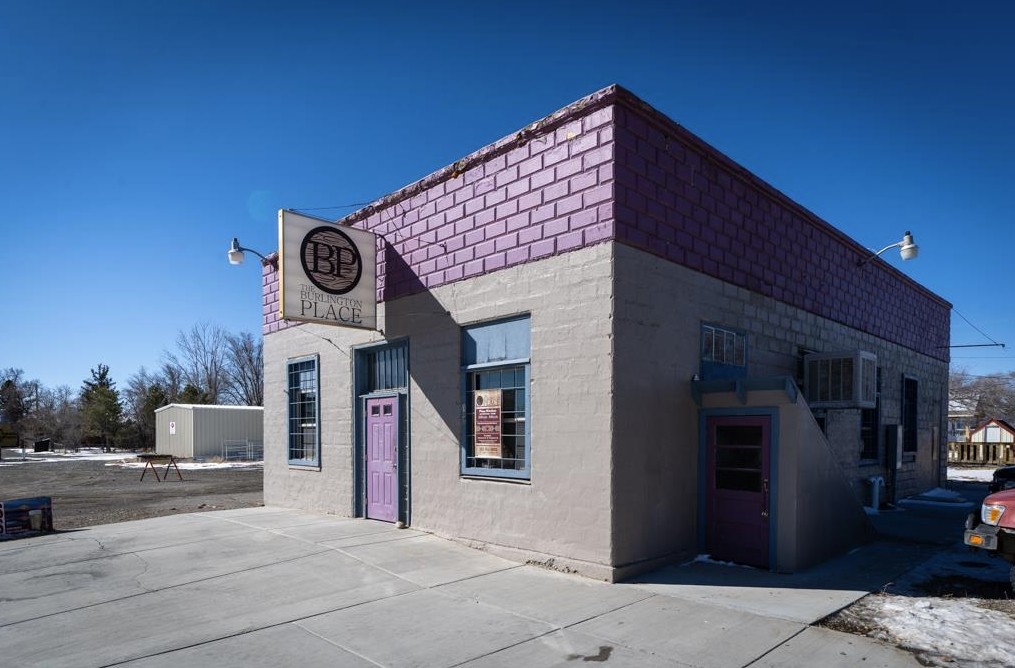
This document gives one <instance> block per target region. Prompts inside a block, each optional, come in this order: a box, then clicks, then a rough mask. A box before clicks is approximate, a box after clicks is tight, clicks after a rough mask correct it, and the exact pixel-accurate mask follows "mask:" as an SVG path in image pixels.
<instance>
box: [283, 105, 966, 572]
mask: <svg viewBox="0 0 1015 668" xmlns="http://www.w3.org/2000/svg"><path fill="white" fill-rule="evenodd" d="M340 222H341V223H342V224H348V225H353V226H356V227H361V228H364V229H369V230H372V231H374V232H376V233H377V234H379V235H381V241H380V242H379V248H378V251H379V252H378V269H377V271H378V299H379V300H380V301H381V302H382V304H385V305H387V304H392V305H393V304H395V303H397V302H398V301H399V300H400V299H401V298H403V297H408V296H411V295H418V294H425V293H426V292H428V291H431V292H432V291H434V290H436V289H438V288H442V287H444V286H449V287H451V288H452V289H462V290H467V289H468V288H466V287H465V286H467V285H468V283H469V282H470V281H471V280H472V279H475V278H478V277H485V276H496V275H498V274H500V273H501V272H504V271H506V270H508V269H509V268H519V267H522V268H524V267H525V266H526V265H532V264H533V263H535V262H537V261H540V262H541V261H544V260H546V259H548V258H552V257H555V256H561V255H567V254H570V253H572V252H573V251H577V250H580V249H582V248H586V247H589V246H594V245H597V244H604V243H606V244H608V245H611V246H612V244H610V243H609V242H614V243H616V244H619V245H621V246H624V247H628V248H631V249H637V250H638V251H640V252H643V253H646V254H647V256H653V257H656V258H659V259H661V260H665V262H667V263H669V264H671V265H673V266H679V267H683V268H686V269H688V270H690V271H691V272H692V273H694V274H698V275H701V276H703V277H709V278H712V279H715V280H718V281H720V282H721V284H722V285H724V286H727V287H726V288H725V289H728V290H731V291H734V293H735V294H736V295H738V299H734V300H731V301H732V302H742V303H744V304H745V305H746V306H745V309H747V310H749V309H751V308H756V309H757V312H758V314H759V315H763V318H761V319H762V320H763V321H764V328H763V329H762V330H761V331H763V332H764V333H765V334H766V335H767V336H765V337H760V338H759V339H758V340H755V341H752V353H751V354H752V358H751V359H752V366H751V373H752V374H760V375H766V374H769V373H771V374H776V373H780V374H781V373H787V369H795V368H796V364H797V359H796V355H797V350H795V349H792V348H793V346H788V345H785V344H784V342H783V340H784V339H787V338H792V339H793V342H794V345H806V344H810V345H809V346H808V347H812V346H813V343H814V340H815V337H814V336H813V334H814V330H815V329H818V330H821V328H825V329H826V330H829V331H823V332H821V334H822V336H819V337H818V339H819V340H821V341H822V342H828V343H829V344H830V345H831V344H832V343H833V342H836V341H838V340H842V341H843V343H844V345H843V346H841V348H842V349H848V345H845V344H847V343H848V344H852V343H853V341H847V340H846V339H857V338H860V339H868V341H869V342H872V343H885V344H891V345H893V346H897V347H898V348H899V349H900V350H902V351H910V352H912V353H913V354H914V355H915V356H917V357H918V358H919V359H921V360H929V361H931V363H932V364H931V366H935V365H936V367H941V368H944V369H945V370H946V369H947V347H946V346H947V343H948V312H949V305H948V304H947V303H946V302H944V301H943V300H941V299H940V298H938V297H937V296H935V295H933V294H932V293H930V292H929V291H927V290H925V289H923V288H922V287H921V286H919V285H918V284H916V283H915V282H913V281H911V280H910V279H908V278H907V277H905V276H904V275H903V274H901V273H900V272H898V271H896V270H894V269H893V268H891V267H890V266H889V265H887V264H886V263H884V262H881V261H874V262H871V263H869V264H868V265H866V266H865V267H863V268H862V269H858V268H857V267H856V261H857V259H859V258H861V257H864V256H865V254H866V253H867V252H868V251H866V250H865V249H864V248H863V247H862V246H860V245H859V244H857V243H856V242H854V241H852V240H851V239H849V238H848V237H846V236H845V235H843V234H841V233H840V232H838V231H837V230H835V229H834V228H832V227H831V226H829V225H827V224H826V223H824V222H823V221H821V220H820V219H818V218H817V217H816V216H814V215H813V214H811V213H810V212H807V211H806V210H804V209H803V208H802V207H800V206H799V205H796V204H795V203H793V202H792V201H790V200H789V199H788V198H786V197H784V196H783V195H782V194H781V193H779V192H778V191H776V190H775V189H773V188H771V186H768V185H767V184H765V183H764V182H763V181H761V180H760V179H758V178H757V177H754V176H753V175H751V174H750V173H749V172H747V171H746V170H744V169H743V168H742V167H739V166H738V165H736V164H735V163H733V162H732V161H730V160H729V159H727V158H726V157H725V156H723V155H722V154H720V153H719V152H718V151H716V150H715V149H714V148H712V147H710V146H708V145H706V144H705V143H704V142H702V141H701V140H699V139H698V138H696V137H694V136H693V135H691V134H690V133H688V132H686V131H685V130H683V129H682V128H680V127H679V126H677V125H676V124H675V123H673V122H672V121H670V120H669V119H667V118H666V117H664V116H662V115H661V114H659V113H658V112H656V111H655V110H653V109H651V107H648V106H647V105H646V104H644V103H643V102H641V101H640V100H638V99H637V98H636V97H635V96H633V95H631V94H630V93H628V92H627V91H625V90H623V89H622V88H620V87H617V86H611V87H609V88H606V89H603V90H601V91H598V92H597V93H594V94H593V95H590V96H588V97H586V98H583V99H582V100H579V101H578V102H576V103H574V104H572V105H569V106H568V107H566V108H565V109H562V110H560V111H558V112H556V113H555V114H553V115H551V116H548V117H547V118H545V119H543V120H541V121H538V122H537V123H534V124H532V125H530V126H528V127H526V128H525V129H523V130H522V131H520V132H518V133H517V134H515V135H512V136H509V137H505V138H504V139H502V140H500V141H498V142H496V143H494V144H492V145H490V146H488V147H486V148H484V149H481V150H480V151H477V152H476V153H474V154H472V155H470V156H467V157H466V158H463V159H462V160H461V161H459V162H457V163H455V164H454V165H449V166H448V167H446V168H444V169H442V170H440V171H438V172H435V173H434V174H432V175H430V176H428V177H426V178H424V179H422V180H421V181H419V182H417V183H414V184H412V185H410V186H407V187H406V188H404V189H402V190H400V191H398V192H396V193H392V194H391V195H389V196H387V197H385V198H383V199H381V200H379V201H378V202H377V203H375V204H374V205H371V206H369V207H366V208H365V209H363V210H361V211H359V212H356V213H354V214H352V215H351V216H349V217H347V218H345V219H343V220H342V221H340ZM633 280H634V282H635V283H637V281H638V280H639V279H638V277H637V276H634V278H633ZM455 286H462V287H461V288H455ZM505 289H510V286H509V285H505ZM625 298H626V296H625ZM760 298H764V299H765V301H766V303H765V305H764V306H757V304H756V300H757V299H760ZM773 305H774V307H775V308H774V309H773V308H772V306H773ZM664 307H665V306H664ZM277 310H278V292H277V277H276V276H275V274H274V272H273V269H272V267H271V266H266V267H265V274H264V317H265V320H264V332H265V334H266V365H267V362H268V354H267V350H268V348H269V346H268V341H269V340H271V339H272V338H274V336H275V334H276V333H277V332H280V331H282V330H284V329H286V328H288V327H290V326H291V323H286V322H283V321H280V320H279V319H278V315H277ZM643 310H644V309H643ZM773 314H775V315H773ZM801 314H803V315H805V316H807V319H805V320H804V322H805V323H808V324H806V325H805V326H801V322H800V315H801ZM504 315H508V314H507V313H505V314H504ZM745 317H746V316H745ZM717 321H719V322H722V320H719V319H717ZM692 322H694V321H693V319H692ZM457 324H467V323H465V322H460V323H457ZM625 326H626V325H625ZM648 326H649V327H653V326H654V325H652V324H651V323H649V325H648ZM618 327H619V325H618ZM655 327H657V326H655ZM696 327H697V322H694V328H695V331H694V333H693V334H692V335H691V336H690V337H688V342H689V343H691V344H693V345H690V346H687V347H676V348H674V349H673V350H672V352H671V354H672V355H673V356H674V359H680V360H684V356H687V359H686V362H687V363H686V364H684V363H683V362H672V363H671V364H673V365H681V366H691V365H693V364H694V363H695V361H696V359H697V333H696V332H697V330H696ZM636 329H637V328H632V330H631V331H632V332H633V331H635V330H636ZM840 329H841V330H842V331H844V332H849V333H852V334H854V335H855V336H843V335H842V334H841V333H840V332H839V331H837V330H840ZM787 330H792V331H793V335H792V337H785V336H783V335H782V333H783V332H784V331H787ZM802 330H805V331H802ZM621 333H623V331H622V330H620V329H618V330H617V332H615V335H616V334H621ZM825 335H827V336H825ZM872 347H874V348H876V347H877V346H868V347H865V349H871V348H872ZM692 349H693V353H692ZM659 350H660V352H662V351H663V349H662V348H660V349H659ZM535 355H536V353H535V350H534V352H533V356H534V358H535ZM414 359H415V357H414ZM936 367H935V368H934V369H932V371H933V373H935V374H937V373H938V369H937V368H936ZM681 373H682V374H683V373H686V372H685V371H684V370H683V369H682V368H681ZM414 374H415V368H414ZM945 375H946V371H945ZM268 377H269V370H267V369H266V379H267V378H268ZM270 382H271V381H270V380H269V383H270ZM625 382H626V383H628V384H630V385H632V386H633V385H634V382H633V381H631V380H626V381H625V380H623V379H622V380H621V381H620V383H619V385H618V388H620V389H615V394H614V401H615V400H616V397H617V396H618V395H619V394H620V393H621V391H622V390H624V389H630V388H626V387H625V386H624V383H625ZM641 389H642V391H644V389H645V388H644V387H642V388H641ZM886 389H887V388H886ZM924 389H928V390H930V391H929V392H925V391H924ZM933 391H934V388H927V387H926V386H922V389H921V397H923V398H925V399H924V400H925V401H936V400H937V399H939V398H940V397H937V396H936V395H933V396H932V393H933ZM418 399H419V398H418V397H414V401H417V400H418ZM424 401H425V399H424ZM533 410H534V411H535V410H536V408H535V406H534V407H533ZM681 410H684V411H685V412H686V410H689V409H681ZM615 412H616V415H617V422H618V423H619V422H620V421H621V419H628V421H629V422H633V421H634V419H633V418H624V412H623V411H615ZM923 414H924V413H923V412H922V413H921V415H923ZM350 416H351V414H350ZM886 418H887V416H885V415H884V414H883V419H886ZM941 419H942V424H943V416H942V418H941ZM534 429H535V427H534ZM932 432H933V430H932V429H922V430H921V434H922V435H923V436H922V438H926V440H927V441H928V443H927V444H926V445H927V446H928V449H929V446H930V443H929V440H930V438H931V437H930V435H929V434H931V433H932ZM626 433H629V432H628V430H627V426H626V425H625V426H623V427H621V426H614V428H613V433H612V434H611V438H612V441H613V449H614V452H613V453H612V457H613V463H614V476H615V477H614V480H613V481H612V482H610V483H604V484H610V485H611V486H612V489H611V494H612V495H613V497H614V500H615V501H616V500H617V499H618V498H621V497H624V492H623V490H624V489H626V488H627V484H628V482H627V481H626V480H625V476H626V477H627V478H631V477H632V476H633V477H634V478H637V475H636V473H637V471H639V470H644V468H645V467H646V466H648V461H651V458H648V459H646V455H641V456H639V457H633V458H632V457H629V456H627V455H629V453H627V452H622V451H623V450H624V449H626V448H629V446H630V443H629V440H628V439H626V438H625V434H626ZM668 435H669V434H667V433H658V434H656V436H657V438H655V439H652V445H651V447H653V448H656V447H658V445H659V443H658V441H660V440H665V439H666V438H667V437H668ZM543 437H544V435H540V434H539V433H538V432H536V431H534V433H533V444H534V445H533V448H534V454H533V459H534V465H533V485H535V484H536V483H537V478H538V476H539V470H538V468H537V467H536V465H535V457H536V454H535V453H536V449H537V448H538V447H539V445H538V443H539V439H540V438H543ZM414 438H415V435H414ZM694 438H695V439H696V436H695V437H694ZM678 442H679V440H678ZM414 447H416V444H415V443H414ZM684 451H686V448H685V447H682V446H679V445H678V446H677V447H676V450H675V453H676V454H674V455H672V457H675V458H680V457H681V456H682V454H681V453H682V452H684ZM621 454H623V455H625V456H623V457H622V456H621ZM266 456H267V455H266ZM414 456H415V455H414ZM692 456H693V455H692ZM449 461H450V458H449ZM454 463H455V465H456V466H457V458H456V459H454ZM283 464H284V462H283ZM268 468H269V466H266V493H267V484H268V483H267V479H268V478H269V477H274V476H282V477H285V476H292V475H293V474H292V473H288V472H286V471H285V470H284V466H282V467H281V469H282V470H277V468H278V467H277V466H276V465H275V464H272V465H271V466H270V468H271V469H272V470H271V471H269V470H267V469H268ZM680 468H681V469H682V468H683V467H680ZM299 473H300V474H302V473H303V472H299ZM915 475H917V473H914V476H915ZM923 477H927V476H926V475H923ZM617 485H619V487H617ZM418 492H419V487H414V491H413V493H414V494H417V493H418ZM288 498H290V499H291V500H292V501H293V502H294V503H296V504H297V505H298V504H299V500H298V498H294V497H292V496H291V495H290V496H289V497H288ZM414 503H415V501H414ZM645 503H648V500H646V499H643V500H642V502H641V503H640V504H639V503H632V504H631V506H630V507H621V506H620V505H615V506H614V507H613V515H614V517H613V523H614V526H615V527H617V526H619V524H620V523H621V522H622V521H624V519H625V518H628V517H631V516H633V515H634V514H635V513H637V512H640V511H644V510H645V508H644V504H645ZM654 503H657V504H658V501H655V502H654ZM652 512H653V513H654V515H652V516H653V517H655V516H660V515H664V514H666V513H669V515H670V516H671V519H669V520H667V521H668V522H669V525H668V526H673V525H674V524H676V523H677V522H678V521H680V520H681V519H682V518H681V516H680V514H679V512H677V513H674V512H673V509H672V507H671V508H669V509H665V508H663V507H658V508H655V509H653V510H652ZM639 516H641V517H643V516H644V515H639ZM650 524H651V523H650ZM681 526H684V525H681ZM615 530H617V529H615ZM683 531H685V530H683V529H681V530H678V531H677V532H676V534H677V535H678V536H681V538H680V539H678V540H675V541H671V542H669V543H668V544H666V545H663V544H659V545H656V544H654V543H653V546H652V547H651V549H649V550H645V549H642V548H644V547H645V546H644V545H642V546H641V547H640V548H636V549H635V550H634V552H639V553H640V554H641V555H644V554H646V552H653V553H658V552H660V551H661V552H665V551H667V550H669V549H671V548H672V547H673V546H674V545H677V544H678V543H679V544H681V545H683V544H686V541H684V539H683V537H682V536H683V533H682V532H683ZM645 533H647V532H645ZM618 537H620V536H618ZM622 538H624V540H627V538H628V537H627V536H626V535H625V536H622ZM631 540H632V542H633V543H634V544H637V541H638V540H641V539H636V538H632V539H631ZM613 542H614V550H615V554H614V555H613V556H612V557H611V560H612V562H613V563H614V564H617V563H627V562H628V561H629V560H630V559H637V558H640V557H639V556H638V555H635V554H633V553H631V554H622V553H621V552H623V551H624V549H625V548H618V547H617V545H618V544H619V543H621V542H623V541H621V540H617V539H614V541H613ZM664 542H666V541H664Z"/></svg>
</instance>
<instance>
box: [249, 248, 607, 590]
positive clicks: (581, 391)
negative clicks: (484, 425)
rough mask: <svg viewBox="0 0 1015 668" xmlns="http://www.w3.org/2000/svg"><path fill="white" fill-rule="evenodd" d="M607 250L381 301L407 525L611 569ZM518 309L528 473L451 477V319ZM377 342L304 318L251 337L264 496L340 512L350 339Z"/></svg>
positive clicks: (455, 364)
mask: <svg viewBox="0 0 1015 668" xmlns="http://www.w3.org/2000/svg"><path fill="white" fill-rule="evenodd" d="M611 246H612V245H611V244H601V245H597V246H593V247H590V248H586V249H583V250H580V251H576V252H574V253H570V254H567V255H561V256H557V257H553V258H548V259H546V260H544V261H542V262H539V263H530V264H526V265H524V266H519V267H512V268H508V269H505V270H504V271H501V272H497V273H495V274H491V275H487V276H481V277H477V278H474V279H472V280H469V281H464V282H461V283H456V284H453V285H447V286H442V287H440V288H436V289H434V290H432V291H430V292H428V293H424V294H419V295H414V296H410V297H405V298H401V299H396V300H392V301H388V302H385V303H384V304H383V305H381V308H380V310H379V316H380V322H381V329H382V330H383V336H384V337H386V338H387V339H388V340H396V339H399V338H402V337H408V340H409V357H410V390H409V407H410V418H409V423H410V426H409V430H410V440H411V444H410V452H409V455H410V470H411V473H410V475H411V487H410V495H411V507H410V518H411V523H412V525H413V526H414V527H415V528H419V529H423V530H427V531H432V532H434V533H436V534H439V535H444V536H448V537H453V538H457V539H459V540H463V541H466V542H468V543H471V544H475V545H477V546H481V547H483V548H484V549H488V550H491V551H502V552H504V553H505V554H510V555H511V556H514V557H516V558H522V559H525V560H531V561H535V562H540V563H545V564H547V565H551V566H553V567H555V568H559V569H562V570H573V571H577V572H581V573H584V574H586V575H590V576H592V577H597V578H602V579H610V578H611V576H612V562H611V547H612V545H611V533H610V526H611V522H612V508H611V497H610V484H609V480H610V475H611V467H612V459H611V457H612V450H611V447H610V443H611V438H612V359H613V337H612V304H613V299H612V273H613V262H612V252H611ZM525 313H528V314H530V318H531V337H532V349H531V356H532V357H531V360H532V361H531V378H532V386H531V388H530V390H531V391H530V396H529V404H530V422H531V424H530V430H531V450H530V455H531V480H530V481H520V482H516V481H504V480H493V479H478V478H468V477H462V476H461V475H460V464H459V462H460V444H459V438H460V432H461V424H462V423H461V420H462V415H463V410H462V408H463V407H462V371H461V326H463V325H468V324H473V323H477V322H484V321H490V320H497V319H501V318H507V317H511V316H514V315H519V314H525ZM321 337H326V338H328V339H331V341H333V342H334V344H335V345H331V344H329V343H327V342H325V341H324V340H323V339H322V338H321ZM380 338H381V334H379V333H377V334H374V335H371V334H369V333H365V332H360V331H355V330H345V329H341V328H336V327H324V326H318V325H301V326H299V327H290V328H288V329H284V330H280V331H277V332H276V333H273V334H271V335H269V336H266V337H265V387H266V388H269V389H268V392H267V393H266V397H265V503H266V504H274V505H281V506H285V507H296V508H306V509H308V510H314V511H322V512H329V513H335V514H339V515H351V514H353V509H354V506H353V497H354V489H353V485H354V471H353V444H354V433H353V429H352V426H353V425H352V420H353V403H352V402H353V398H352V397H353V389H352V386H351V382H352V362H351V357H352V355H353V353H352V347H353V346H354V345H358V344H362V343H365V342H367V341H369V340H380ZM306 354H318V355H320V359H321V363H320V368H321V380H322V382H321V407H322V418H321V442H322V453H321V457H322V464H321V468H320V470H319V471H316V470H309V471H308V470H298V469H292V468H290V467H289V466H288V464H287V461H286V449H285V442H286V441H285V428H286V427H285V415H286V407H285V403H284V402H285V395H284V393H283V392H282V391H281V388H284V387H285V377H284V374H285V362H286V359H290V358H295V357H299V356H302V355H306Z"/></svg>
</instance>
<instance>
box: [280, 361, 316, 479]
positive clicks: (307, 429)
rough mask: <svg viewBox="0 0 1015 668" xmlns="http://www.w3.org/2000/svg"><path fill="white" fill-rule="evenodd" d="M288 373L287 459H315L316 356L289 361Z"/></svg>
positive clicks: (307, 461) (298, 461)
mask: <svg viewBox="0 0 1015 668" xmlns="http://www.w3.org/2000/svg"><path fill="white" fill-rule="evenodd" d="M287 375H288V377H289V387H288V392H289V420H288V423H289V461H290V463H296V464H311V465H314V464H316V463H317V459H318V457H317V443H318V437H317V413H318V406H317V360H316V359H311V360H303V361H300V362H291V363H290V364H289V368H288V374H287Z"/></svg>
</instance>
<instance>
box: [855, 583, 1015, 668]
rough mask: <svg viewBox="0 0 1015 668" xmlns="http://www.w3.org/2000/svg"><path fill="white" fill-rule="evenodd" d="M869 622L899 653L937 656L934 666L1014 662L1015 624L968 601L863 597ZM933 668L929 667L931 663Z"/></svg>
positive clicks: (1008, 618) (1011, 663) (905, 597)
mask: <svg viewBox="0 0 1015 668" xmlns="http://www.w3.org/2000/svg"><path fill="white" fill-rule="evenodd" d="M868 600H869V601H870V604H869V607H870V620H871V621H875V622H877V623H878V624H879V625H880V626H881V627H882V628H883V629H884V630H885V632H886V633H887V636H888V637H887V638H886V640H889V641H890V642H892V643H893V644H896V645H898V646H900V647H903V648H905V649H909V650H913V651H917V652H921V653H923V652H926V653H931V654H935V655H938V656H940V657H941V658H942V659H944V660H945V663H942V664H938V665H955V664H954V662H955V661H956V660H959V661H961V662H962V663H961V664H959V665H970V662H971V663H972V665H977V666H991V665H997V666H1011V665H1013V664H1015V633H1013V631H1015V621H1013V620H1012V618H1011V617H1009V616H1008V615H1006V614H1004V613H1003V612H998V611H996V610H987V609H984V608H981V607H979V606H977V605H976V603H975V601H974V600H973V599H945V598H933V597H924V598H910V597H907V596H891V595H883V594H877V595H874V596H871V597H869V599H868ZM932 665H933V664H932Z"/></svg>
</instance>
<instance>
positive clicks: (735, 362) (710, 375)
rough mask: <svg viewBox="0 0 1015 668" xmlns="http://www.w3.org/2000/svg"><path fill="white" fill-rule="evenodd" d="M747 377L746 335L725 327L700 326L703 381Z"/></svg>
mask: <svg viewBox="0 0 1015 668" xmlns="http://www.w3.org/2000/svg"><path fill="white" fill-rule="evenodd" d="M745 376H747V334H745V333H744V332H740V331H737V330H733V329H728V328H726V327H719V326H717V325H709V324H703V325H702V326H701V377H702V378H703V379H704V380H717V379H723V378H744V377H745Z"/></svg>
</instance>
